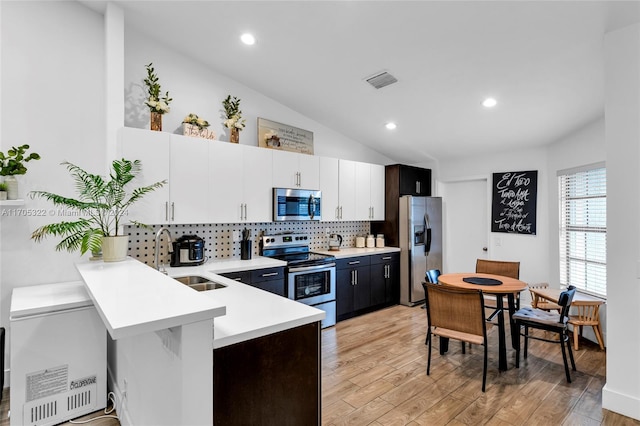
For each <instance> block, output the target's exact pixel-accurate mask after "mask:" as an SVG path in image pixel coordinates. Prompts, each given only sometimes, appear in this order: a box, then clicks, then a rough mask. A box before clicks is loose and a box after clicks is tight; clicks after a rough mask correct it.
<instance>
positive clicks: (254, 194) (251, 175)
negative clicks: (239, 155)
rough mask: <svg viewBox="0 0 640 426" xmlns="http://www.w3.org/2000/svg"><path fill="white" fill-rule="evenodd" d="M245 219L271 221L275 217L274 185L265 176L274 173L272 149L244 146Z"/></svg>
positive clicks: (247, 220) (249, 220)
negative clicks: (273, 208)
mask: <svg viewBox="0 0 640 426" xmlns="http://www.w3.org/2000/svg"><path fill="white" fill-rule="evenodd" d="M242 150H243V156H244V159H243V165H244V172H243V176H244V191H243V192H244V219H243V220H244V221H246V222H271V220H272V219H273V210H272V207H271V206H272V203H273V185H272V183H271V181H270V180H269V179H268V178H267V179H265V176H267V177H268V176H271V173H272V153H274V152H275V151H272V150H270V149H265V148H258V147H254V146H243V147H242Z"/></svg>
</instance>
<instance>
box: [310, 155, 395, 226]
mask: <svg viewBox="0 0 640 426" xmlns="http://www.w3.org/2000/svg"><path fill="white" fill-rule="evenodd" d="M320 190H321V191H322V220H323V221H336V220H337V221H340V220H342V221H348V220H384V191H385V186H384V166H380V165H377V164H369V163H361V162H357V161H351V160H339V159H337V158H329V157H320Z"/></svg>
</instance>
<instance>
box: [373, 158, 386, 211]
mask: <svg viewBox="0 0 640 426" xmlns="http://www.w3.org/2000/svg"><path fill="white" fill-rule="evenodd" d="M385 188H386V186H385V171H384V166H381V165H380V164H371V214H372V216H371V220H384V196H385Z"/></svg>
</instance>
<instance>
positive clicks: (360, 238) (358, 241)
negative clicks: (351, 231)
mask: <svg viewBox="0 0 640 426" xmlns="http://www.w3.org/2000/svg"><path fill="white" fill-rule="evenodd" d="M356 248H364V237H363V236H362V235H358V236H356Z"/></svg>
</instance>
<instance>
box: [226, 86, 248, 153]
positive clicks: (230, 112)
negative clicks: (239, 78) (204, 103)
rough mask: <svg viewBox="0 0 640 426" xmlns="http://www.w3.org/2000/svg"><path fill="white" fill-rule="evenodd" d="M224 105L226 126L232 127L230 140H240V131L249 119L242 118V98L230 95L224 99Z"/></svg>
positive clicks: (237, 141) (236, 141) (235, 141)
mask: <svg viewBox="0 0 640 426" xmlns="http://www.w3.org/2000/svg"><path fill="white" fill-rule="evenodd" d="M222 106H223V107H224V115H225V120H224V123H223V124H224V126H225V127H226V128H228V129H230V132H229V142H233V143H239V142H240V131H241V130H242V129H244V126H245V122H246V121H247V120H245V119H243V118H242V111H241V110H240V99H238V98H237V97H235V96H234V97H233V98H232V97H231V95H228V96H227V97H226V99H225V100H224V101H222Z"/></svg>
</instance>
